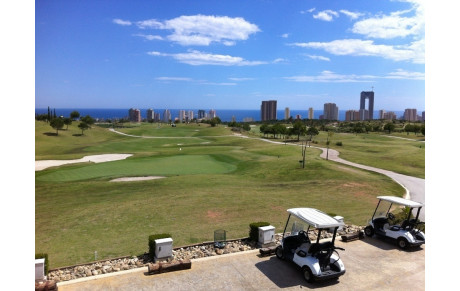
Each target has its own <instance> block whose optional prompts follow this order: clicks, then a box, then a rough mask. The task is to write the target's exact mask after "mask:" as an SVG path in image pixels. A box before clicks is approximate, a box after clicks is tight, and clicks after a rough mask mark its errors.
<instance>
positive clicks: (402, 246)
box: [398, 237, 409, 250]
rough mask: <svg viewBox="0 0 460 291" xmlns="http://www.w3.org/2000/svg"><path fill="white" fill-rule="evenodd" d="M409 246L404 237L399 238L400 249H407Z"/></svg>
mask: <svg viewBox="0 0 460 291" xmlns="http://www.w3.org/2000/svg"><path fill="white" fill-rule="evenodd" d="M408 246H409V242H408V241H407V239H405V238H403V237H400V238H398V247H399V248H400V249H403V250H404V249H406V248H407V247H408Z"/></svg>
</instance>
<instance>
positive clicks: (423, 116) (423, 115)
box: [422, 111, 425, 121]
mask: <svg viewBox="0 0 460 291" xmlns="http://www.w3.org/2000/svg"><path fill="white" fill-rule="evenodd" d="M422 121H425V111H423V112H422Z"/></svg>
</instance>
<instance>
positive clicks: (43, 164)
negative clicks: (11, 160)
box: [35, 154, 132, 171]
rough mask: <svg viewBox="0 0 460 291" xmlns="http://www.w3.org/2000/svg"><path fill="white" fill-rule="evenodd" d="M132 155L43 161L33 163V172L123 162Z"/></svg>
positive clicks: (107, 155) (108, 155) (106, 155)
mask: <svg viewBox="0 0 460 291" xmlns="http://www.w3.org/2000/svg"><path fill="white" fill-rule="evenodd" d="M130 156H132V154H105V155H93V156H85V157H83V158H81V159H75V160H44V161H35V171H41V170H44V169H46V168H49V167H56V166H62V165H66V164H75V163H83V162H93V163H103V162H111V161H118V160H124V159H126V158H128V157H130Z"/></svg>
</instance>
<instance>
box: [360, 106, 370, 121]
mask: <svg viewBox="0 0 460 291" xmlns="http://www.w3.org/2000/svg"><path fill="white" fill-rule="evenodd" d="M369 114H370V113H369V110H367V109H359V120H369V119H370V118H369Z"/></svg>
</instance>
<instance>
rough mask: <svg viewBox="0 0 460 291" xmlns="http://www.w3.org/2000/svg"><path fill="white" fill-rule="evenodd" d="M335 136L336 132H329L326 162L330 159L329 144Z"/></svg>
mask: <svg viewBox="0 0 460 291" xmlns="http://www.w3.org/2000/svg"><path fill="white" fill-rule="evenodd" d="M333 135H334V132H333V131H328V132H327V141H326V145H327V151H326V160H328V159H329V144H330V143H331V139H332V136H333Z"/></svg>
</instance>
